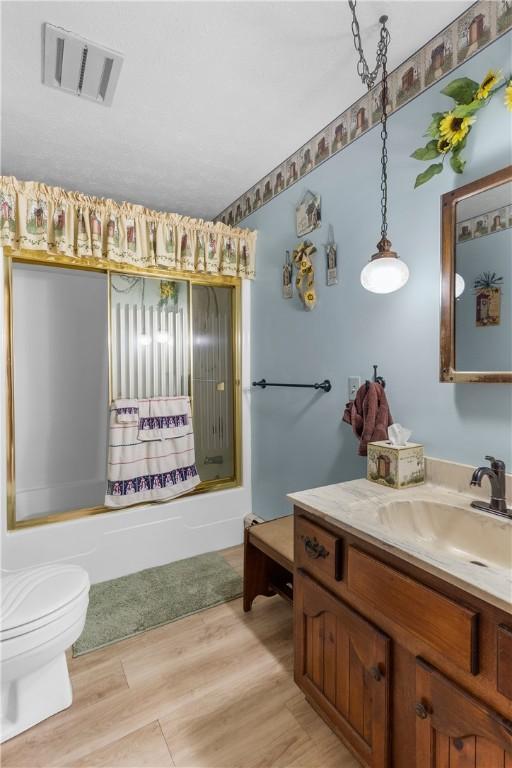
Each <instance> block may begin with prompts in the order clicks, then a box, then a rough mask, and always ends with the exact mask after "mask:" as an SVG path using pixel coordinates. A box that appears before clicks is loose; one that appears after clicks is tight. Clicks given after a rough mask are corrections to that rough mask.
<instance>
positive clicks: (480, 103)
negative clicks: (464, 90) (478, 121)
mask: <svg viewBox="0 0 512 768" xmlns="http://www.w3.org/2000/svg"><path fill="white" fill-rule="evenodd" d="M486 104H487V101H486V100H485V99H475V100H474V101H470V102H469V104H459V105H458V106H457V107H455V109H454V110H453V112H452V114H453V115H454V116H455V117H469V116H470V115H474V114H475V112H478V110H479V109H482V107H485V105H486Z"/></svg>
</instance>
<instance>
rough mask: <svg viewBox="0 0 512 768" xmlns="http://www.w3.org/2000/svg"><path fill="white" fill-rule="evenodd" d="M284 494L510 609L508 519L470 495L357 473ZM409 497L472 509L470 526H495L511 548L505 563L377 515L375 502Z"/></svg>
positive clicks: (511, 528) (511, 533) (511, 532)
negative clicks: (394, 484) (389, 484)
mask: <svg viewBox="0 0 512 768" xmlns="http://www.w3.org/2000/svg"><path fill="white" fill-rule="evenodd" d="M288 498H289V499H290V500H291V501H293V503H294V504H296V505H297V506H299V507H301V508H302V509H304V510H306V511H307V512H310V513H311V514H313V515H315V516H317V517H319V518H321V519H324V520H326V521H328V522H330V523H332V524H334V525H338V526H340V527H341V528H342V529H343V530H346V531H347V532H349V533H353V534H354V535H356V536H359V537H360V538H361V539H363V540H365V541H368V542H370V543H371V544H375V545H377V546H380V547H382V549H384V550H386V551H387V552H390V553H392V554H394V555H397V556H398V557H401V558H402V559H404V560H406V561H407V562H409V563H412V564H414V565H416V566H418V567H420V568H423V569H424V570H426V571H428V572H429V573H432V574H434V575H435V576H438V577H440V578H442V579H444V580H445V581H447V582H449V583H450V584H454V585H455V586H458V587H460V588H461V589H463V590H465V591H467V592H469V593H471V594H473V595H475V596H476V597H479V598H481V599H483V600H485V601H486V602H488V603H491V604H492V605H495V606H496V607H498V608H501V609H502V610H505V611H507V612H508V613H511V614H512V520H508V519H506V518H501V517H498V516H495V515H491V514H490V513H488V512H479V511H477V510H475V509H473V508H472V507H471V506H470V502H471V500H472V499H473V498H475V496H474V495H468V494H464V493H461V492H460V491H454V490H451V489H449V488H446V487H442V486H437V485H433V484H431V483H425V484H424V485H419V486H415V487H414V488H407V489H400V490H395V489H393V488H386V487H385V486H382V485H378V484H377V483H372V482H370V481H368V480H364V479H361V480H350V481H349V482H345V483H337V484H336V485H326V486H323V487H321V488H312V489H310V490H306V491H300V492H298V493H290V494H288ZM409 500H410V501H414V500H416V501H421V500H426V501H434V502H438V503H441V504H446V505H449V506H455V507H458V508H459V509H460V508H462V509H463V510H464V511H467V514H468V515H477V516H478V517H477V518H473V520H472V523H473V526H472V527H473V528H475V524H476V530H477V531H480V532H481V535H482V536H485V535H486V531H487V532H489V535H494V536H495V535H496V534H497V532H498V535H499V538H500V541H502V542H503V541H505V545H504V546H505V552H506V553H508V551H510V561H509V563H508V566H509V567H501V566H499V567H498V566H496V567H495V566H494V565H493V564H492V563H489V562H488V561H487V562H486V561H485V560H484V559H483V558H482V557H478V556H475V552H474V551H471V547H469V548H468V547H467V542H464V543H463V544H462V545H459V544H458V543H457V544H455V545H451V544H448V545H447V546H445V545H444V544H445V542H441V543H440V541H439V539H436V538H435V537H432V536H430V537H429V535H428V531H427V534H426V535H425V531H422V532H419V533H418V535H412V534H411V531H408V532H407V531H403V532H402V531H401V530H399V527H398V528H397V527H396V526H395V528H394V529H393V530H391V529H390V527H388V526H386V525H385V524H383V523H382V521H381V520H379V519H378V515H377V514H376V510H377V509H378V508H379V507H382V506H383V505H385V504H388V503H390V502H393V501H409ZM463 519H464V517H463ZM459 528H460V526H459ZM491 528H492V530H491ZM462 533H464V532H462ZM457 535H458V532H457V530H456V531H455V532H453V531H452V537H453V538H454V539H455V541H457ZM501 537H505V539H502V538H501ZM460 538H461V539H463V538H464V536H463V535H461V536H460ZM508 542H509V543H510V550H508ZM476 546H477V547H478V544H477V545H476ZM465 547H466V549H465ZM502 552H503V550H502ZM472 559H478V560H479V561H481V562H484V563H485V564H486V567H482V566H481V565H475V564H473V563H471V562H470V561H471V560H472ZM507 561H508V554H507V556H506V558H505V562H507Z"/></svg>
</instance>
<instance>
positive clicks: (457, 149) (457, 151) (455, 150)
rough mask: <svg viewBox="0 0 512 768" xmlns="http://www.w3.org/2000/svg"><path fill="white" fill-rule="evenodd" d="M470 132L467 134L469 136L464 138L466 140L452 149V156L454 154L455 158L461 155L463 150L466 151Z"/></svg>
mask: <svg viewBox="0 0 512 768" xmlns="http://www.w3.org/2000/svg"><path fill="white" fill-rule="evenodd" d="M469 131H471V128H470V129H469ZM469 131H468V133H467V134H466V135H465V136H464V138H463V139H462V141H459V143H458V144H456V145H455V147H454V148H453V149H452V154H454V155H455V156H457V155H460V153H461V152H462V150H463V149H464V147H465V146H466V142H467V140H468V136H469Z"/></svg>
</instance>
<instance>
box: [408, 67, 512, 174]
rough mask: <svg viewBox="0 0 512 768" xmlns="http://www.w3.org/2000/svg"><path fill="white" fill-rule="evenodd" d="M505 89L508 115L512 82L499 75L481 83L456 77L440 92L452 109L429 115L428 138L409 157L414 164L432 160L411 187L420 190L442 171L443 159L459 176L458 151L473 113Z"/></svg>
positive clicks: (462, 165) (491, 73) (511, 105)
mask: <svg viewBox="0 0 512 768" xmlns="http://www.w3.org/2000/svg"><path fill="white" fill-rule="evenodd" d="M503 87H505V99H504V101H505V106H506V107H507V109H509V110H511V111H512V80H511V78H510V77H508V78H507V80H504V79H503V75H502V74H501V72H499V71H498V70H495V69H490V70H489V72H488V73H487V74H486V76H485V77H484V79H483V80H482V82H481V83H477V82H476V81H475V80H471V79H470V78H469V77H458V78H457V79H456V80H452V81H451V83H448V85H446V86H445V87H444V88H443V89H442V90H441V93H442V94H443V95H444V96H448V97H449V98H451V99H453V102H454V104H453V106H452V107H451V108H450V109H448V110H446V111H445V112H433V113H432V120H431V122H430V125H429V126H428V128H427V132H426V134H425V136H427V137H429V138H430V141H428V142H427V143H426V145H425V146H424V147H419V149H416V150H415V151H414V152H413V153H412V155H411V157H413V158H414V159H415V160H422V161H426V160H436V159H440V161H441V162H437V163H432V164H431V165H429V166H428V168H427V169H426V170H424V171H422V173H420V174H419V175H418V176H417V177H416V181H415V182H414V187H415V188H416V187H420V186H421V185H422V184H425V182H427V181H429V180H430V179H431V178H433V177H434V176H437V174H439V173H441V172H442V170H443V169H444V164H445V160H446V158H449V162H450V166H451V168H452V170H453V171H455V173H463V171H464V168H465V165H466V160H464V159H463V157H462V151H463V150H464V148H465V146H466V142H467V140H468V136H469V134H470V133H471V130H472V128H473V126H474V124H475V123H476V119H477V113H478V112H479V110H480V109H482V108H483V107H485V106H486V105H487V104H488V103H489V101H490V100H491V98H492V97H493V95H494V94H495V93H496V92H497V91H499V90H500V89H501V88H503Z"/></svg>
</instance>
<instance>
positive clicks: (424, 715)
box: [415, 701, 428, 720]
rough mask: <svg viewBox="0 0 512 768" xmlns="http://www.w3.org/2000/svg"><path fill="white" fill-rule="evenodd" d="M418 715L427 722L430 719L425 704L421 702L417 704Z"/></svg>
mask: <svg viewBox="0 0 512 768" xmlns="http://www.w3.org/2000/svg"><path fill="white" fill-rule="evenodd" d="M415 709H416V714H417V716H418V717H419V718H420V720H425V719H426V718H427V717H428V712H427V708H426V707H425V705H424V704H421V703H420V702H419V701H418V703H417V704H416V707H415Z"/></svg>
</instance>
